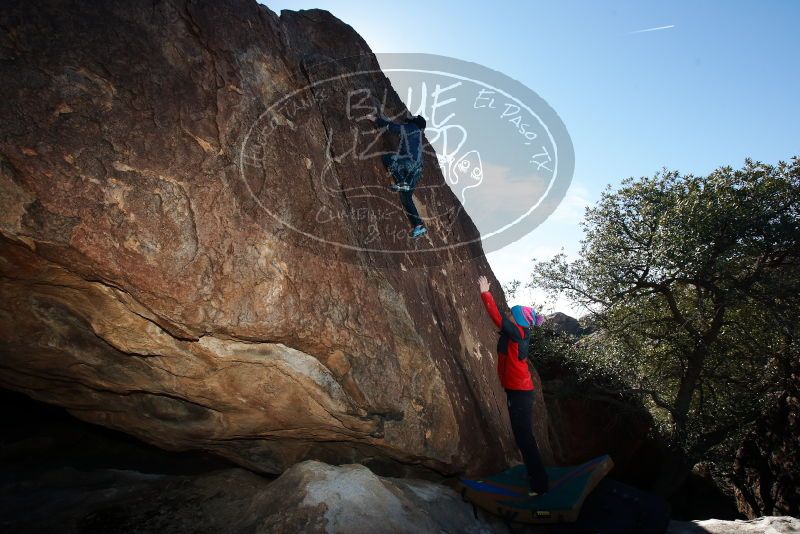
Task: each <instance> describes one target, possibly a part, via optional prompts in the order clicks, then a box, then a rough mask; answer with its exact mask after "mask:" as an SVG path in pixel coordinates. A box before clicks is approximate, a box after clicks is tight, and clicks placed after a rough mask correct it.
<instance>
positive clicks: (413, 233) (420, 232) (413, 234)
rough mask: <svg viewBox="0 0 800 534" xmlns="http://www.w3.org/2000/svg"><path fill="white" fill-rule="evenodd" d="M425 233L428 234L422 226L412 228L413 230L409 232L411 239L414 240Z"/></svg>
mask: <svg viewBox="0 0 800 534" xmlns="http://www.w3.org/2000/svg"><path fill="white" fill-rule="evenodd" d="M427 233H428V229H427V228H425V227H424V226H422V225H419V226H416V227H414V229H413V230H411V237H412V238H414V239H416V238H418V237H420V236H422V235H425V234H427Z"/></svg>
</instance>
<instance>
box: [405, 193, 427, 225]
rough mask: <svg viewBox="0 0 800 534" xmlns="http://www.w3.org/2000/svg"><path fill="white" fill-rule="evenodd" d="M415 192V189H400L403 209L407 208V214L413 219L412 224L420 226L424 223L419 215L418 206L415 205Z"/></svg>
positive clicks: (410, 219)
mask: <svg viewBox="0 0 800 534" xmlns="http://www.w3.org/2000/svg"><path fill="white" fill-rule="evenodd" d="M413 194H414V189H411V190H410V191H400V202H402V203H403V209H405V210H406V215H407V216H408V220H409V221H411V224H412V225H413V226H419V225H421V224H422V218H420V216H419V212H418V211H417V206H416V205H414V199H413V198H412V196H411V195H413Z"/></svg>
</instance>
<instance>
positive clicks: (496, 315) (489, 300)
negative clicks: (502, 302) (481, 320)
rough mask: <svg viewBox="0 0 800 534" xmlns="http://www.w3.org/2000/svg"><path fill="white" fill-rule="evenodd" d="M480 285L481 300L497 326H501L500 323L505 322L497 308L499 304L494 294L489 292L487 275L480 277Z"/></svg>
mask: <svg viewBox="0 0 800 534" xmlns="http://www.w3.org/2000/svg"><path fill="white" fill-rule="evenodd" d="M478 286H479V287H480V290H481V300H483V306H484V307H485V308H486V311H487V312H488V313H489V317H491V318H492V322H493V323H494V325H495V326H496V327H497V328H500V325H501V324H502V323H503V318H502V316H501V315H500V311H499V310H498V309H497V304H495V302H494V297H492V294H491V293H490V292H489V281H488V280H487V279H486V277H485V276H481V277H480V278H478Z"/></svg>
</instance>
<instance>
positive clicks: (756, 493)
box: [733, 374, 800, 519]
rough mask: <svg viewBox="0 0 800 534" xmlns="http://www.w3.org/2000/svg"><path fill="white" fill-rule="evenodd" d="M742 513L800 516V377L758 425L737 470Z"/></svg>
mask: <svg viewBox="0 0 800 534" xmlns="http://www.w3.org/2000/svg"><path fill="white" fill-rule="evenodd" d="M733 487H734V493H735V495H736V502H737V505H738V507H739V511H740V512H742V513H743V514H745V515H746V516H747V517H749V518H751V519H752V518H755V517H759V516H762V515H793V516H798V515H800V376H799V375H797V374H794V375H792V377H791V379H790V380H789V382H788V385H787V388H786V390H784V391H783V393H781V395H780V396H779V397H778V399H777V401H776V402H775V404H774V405H773V407H772V408H771V409H770V410H769V411H768V412H767V413H765V414H764V415H763V416H761V418H760V419H758V420H757V421H756V424H755V428H754V429H753V431H752V432H751V433H750V434H749V435H748V436H747V437H746V438H745V440H744V442H743V443H742V445H741V447H740V448H739V451H738V453H737V454H736V461H735V462H734V468H733Z"/></svg>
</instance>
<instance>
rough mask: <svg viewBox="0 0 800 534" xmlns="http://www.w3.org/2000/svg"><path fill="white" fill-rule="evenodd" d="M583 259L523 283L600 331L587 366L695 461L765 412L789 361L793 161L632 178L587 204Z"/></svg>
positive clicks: (799, 210) (797, 222) (797, 191)
mask: <svg viewBox="0 0 800 534" xmlns="http://www.w3.org/2000/svg"><path fill="white" fill-rule="evenodd" d="M582 226H583V229H584V232H585V237H584V239H583V241H582V243H581V249H580V256H579V258H578V259H577V260H574V261H568V260H567V258H566V257H565V255H563V254H560V255H557V256H556V257H554V258H553V259H552V260H550V261H545V262H540V263H539V264H537V266H536V268H535V270H534V275H533V279H532V281H531V285H534V286H538V287H544V288H546V289H548V290H549V291H550V293H551V294H554V295H563V296H566V297H568V298H570V299H572V300H573V301H575V302H578V303H580V304H582V305H583V306H584V307H586V309H587V310H588V311H589V315H590V318H591V320H592V321H593V322H594V324H595V325H596V326H597V327H598V328H599V329H600V330H599V332H598V333H596V334H594V335H592V336H589V337H588V338H586V339H585V340H584V341H582V342H581V346H582V358H584V359H593V360H596V361H597V362H598V364H602V365H604V366H606V368H611V369H613V370H614V372H616V373H619V374H620V378H621V380H622V381H623V382H624V383H625V384H627V386H626V387H627V388H628V390H629V392H634V393H637V394H640V395H641V396H642V397H643V399H645V400H646V401H647V402H648V403H649V405H650V406H651V407H652V411H653V413H654V415H657V417H658V419H659V420H660V421H662V423H663V425H664V430H665V431H666V433H667V435H668V436H670V438H671V439H672V440H673V442H674V444H675V445H676V446H677V447H680V449H681V450H682V451H683V452H684V453H685V454H686V455H687V456H688V457H689V458H690V459H691V460H693V461H698V460H701V459H704V458H707V457H708V454H709V451H711V450H712V449H713V448H714V447H717V446H718V445H719V444H720V443H723V442H724V441H725V440H726V439H729V438H730V437H731V436H734V435H738V433H740V432H741V430H742V429H743V428H746V425H747V424H748V423H750V422H752V421H753V420H754V418H755V417H756V416H758V415H759V414H760V413H762V412H763V410H764V409H765V405H766V403H768V402H769V401H770V399H771V398H772V397H771V396H772V395H773V393H775V392H777V391H779V390H780V388H781V384H782V380H783V379H784V378H785V377H786V375H787V373H788V369H789V368H790V366H791V364H792V362H793V361H796V360H797V358H798V346H797V334H798V327H797V324H796V323H797V311H798V309H800V308H799V307H798V290H800V270H799V269H798V266H800V261H799V260H800V247H799V245H798V237H800V159H798V158H797V157H795V158H793V159H792V160H791V162H790V163H785V162H781V163H779V164H778V165H777V166H771V165H766V164H763V163H760V162H753V161H752V160H750V159H748V160H746V161H745V166H744V167H743V168H742V169H737V170H734V169H733V168H731V167H722V168H719V169H717V170H715V171H714V172H712V173H711V174H710V175H709V176H707V177H702V176H694V175H691V174H686V175H681V174H679V173H678V172H675V171H667V170H666V169H665V170H662V171H661V172H660V173H657V174H656V175H655V176H653V177H643V178H639V179H633V178H629V179H626V180H624V181H623V182H622V184H621V186H620V187H619V188H618V189H617V190H616V191H612V190H611V189H610V188H607V189H606V191H604V192H603V194H602V196H601V199H600V201H599V202H598V203H597V205H595V206H594V207H591V208H589V209H587V212H586V216H585V219H584V221H583V222H582Z"/></svg>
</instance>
